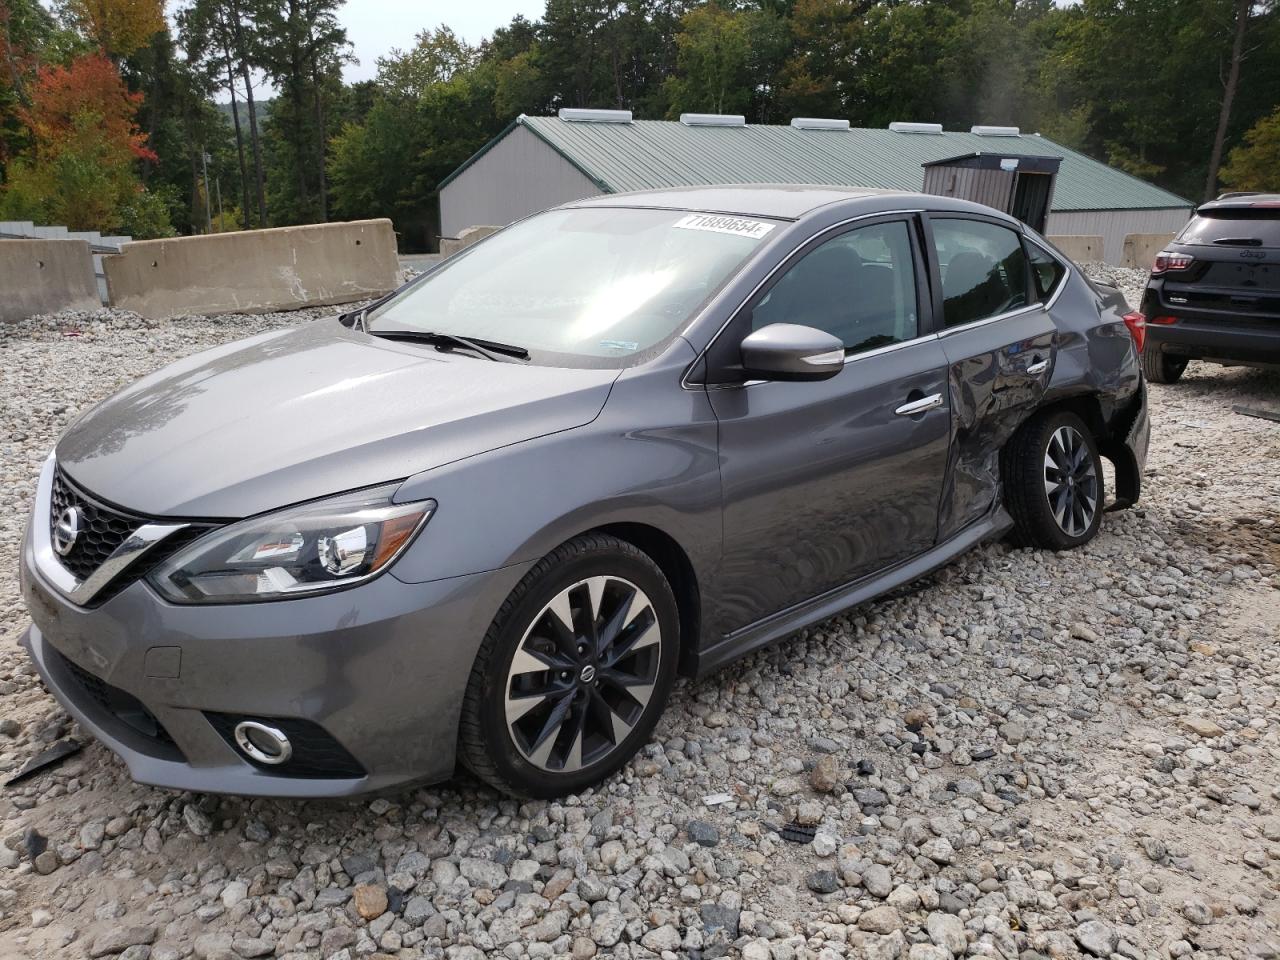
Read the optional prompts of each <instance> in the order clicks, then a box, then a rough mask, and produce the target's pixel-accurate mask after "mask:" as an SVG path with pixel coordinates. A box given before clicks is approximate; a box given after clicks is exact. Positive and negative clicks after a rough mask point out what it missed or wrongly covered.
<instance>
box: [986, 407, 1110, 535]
mask: <svg viewBox="0 0 1280 960" xmlns="http://www.w3.org/2000/svg"><path fill="white" fill-rule="evenodd" d="M1001 459H1002V473H1003V475H1004V482H1005V506H1006V507H1007V508H1008V510H1009V514H1010V516H1011V517H1013V524H1014V529H1013V539H1014V541H1015V542H1016V543H1018V544H1020V545H1022V546H1034V547H1044V548H1047V549H1049V550H1070V549H1072V548H1074V547H1078V546H1081V545H1082V544H1085V543H1088V542H1089V541H1090V540H1092V539H1093V538H1094V536H1096V535H1097V533H1098V528H1099V527H1100V526H1101V524H1102V513H1103V508H1104V497H1103V486H1102V459H1101V458H1100V457H1099V456H1098V447H1097V444H1096V443H1095V442H1094V439H1093V434H1092V433H1091V432H1090V430H1089V428H1088V427H1087V426H1086V425H1085V422H1084V421H1083V420H1081V419H1080V418H1079V417H1078V416H1076V415H1075V414H1074V413H1068V412H1066V411H1058V412H1054V411H1047V412H1045V413H1041V414H1039V415H1037V416H1035V417H1033V418H1032V419H1030V420H1028V421H1027V422H1026V423H1025V424H1023V425H1022V427H1021V429H1019V430H1018V432H1017V433H1016V434H1014V436H1013V439H1012V440H1010V441H1009V443H1008V445H1007V446H1006V447H1005V450H1004V453H1003V455H1002V458H1001Z"/></svg>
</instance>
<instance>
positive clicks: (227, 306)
mask: <svg viewBox="0 0 1280 960" xmlns="http://www.w3.org/2000/svg"><path fill="white" fill-rule="evenodd" d="M102 268H103V272H104V273H105V274H106V279H107V289H108V291H109V295H110V299H111V304H112V306H116V307H120V308H121V309H124V310H132V311H134V312H135V313H139V314H141V315H142V316H144V317H149V318H151V319H153V320H166V319H169V318H172V317H180V316H185V315H187V314H206V315H215V314H219V313H268V312H270V311H273V310H296V309H300V308H302V307H320V306H329V305H331V304H338V303H350V302H351V301H353V300H363V299H365V298H368V297H376V296H381V295H382V294H384V293H387V292H388V291H390V290H393V289H395V287H396V286H397V285H398V284H397V279H398V275H399V264H398V262H397V260H396V236H395V231H394V230H392V228H391V221H390V220H357V221H353V222H351V223H321V224H312V225H308V226H300V227H278V228H275V229H271V230H246V231H243V232H240V233H219V234H211V235H208V236H200V237H178V238H176V239H169V240H137V241H134V242H133V243H126V244H125V245H124V246H122V247H121V248H120V253H118V254H115V255H113V256H106V257H103V260H102Z"/></svg>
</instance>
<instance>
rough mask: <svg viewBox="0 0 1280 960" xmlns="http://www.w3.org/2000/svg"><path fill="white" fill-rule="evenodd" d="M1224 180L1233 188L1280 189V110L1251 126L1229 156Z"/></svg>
mask: <svg viewBox="0 0 1280 960" xmlns="http://www.w3.org/2000/svg"><path fill="white" fill-rule="evenodd" d="M1221 179H1222V182H1223V183H1225V184H1226V185H1227V186H1228V187H1230V188H1231V189H1232V190H1262V191H1266V192H1269V193H1270V192H1280V109H1276V110H1275V111H1274V112H1272V113H1271V114H1269V115H1268V116H1265V117H1263V118H1262V119H1261V120H1259V121H1258V122H1257V123H1255V124H1254V125H1253V126H1252V127H1251V128H1250V129H1249V132H1248V133H1246V134H1245V136H1244V143H1243V144H1241V145H1240V146H1238V147H1236V148H1235V149H1234V150H1232V151H1231V153H1230V155H1228V157H1227V162H1226V165H1225V166H1223V168H1222V174H1221Z"/></svg>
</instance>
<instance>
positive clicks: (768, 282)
mask: <svg viewBox="0 0 1280 960" xmlns="http://www.w3.org/2000/svg"><path fill="white" fill-rule="evenodd" d="M924 212H925V211H924V210H921V209H908V210H883V211H880V212H878V213H864V214H862V215H861V216H857V217H850V218H849V219H847V220H841V221H840V222H839V223H833V224H831V226H829V227H825V228H823V229H822V230H819V231H818V232H817V233H815V234H813V235H811V236H809V237H806V238H805V239H803V240H801V241H800V242H799V243H797V244H796V245H795V246H793V247H792V248H791V250H789V251H788V252H787V254H786V255H785V256H784V257H783V258H782V259H781V260H779V261H778V262H777V263H776V264H775V265H774V266H773V267H772V268H771V269H770V270H769V272H768V273H766V274H765V275H764V277H762V278H761V280H760V282H759V283H757V284H756V285H755V286H754V287H752V289H751V291H750V292H749V293H748V294H747V295H746V297H744V298H743V300H742V302H741V303H739V304H738V305H737V306H736V307H735V308H734V309H733V312H732V313H731V314H730V315H729V318H728V319H727V320H725V322H724V323H723V324H722V325H721V326H720V329H719V330H717V331H716V332H715V335H714V336H712V338H711V339H710V340H709V341H708V342H707V345H706V346H705V347H704V348H703V349H702V351H701V352H700V353H699V354H698V356H697V357H696V358H695V359H694V360H693V362H692V363H691V364H689V366H688V367H687V368H686V370H685V372H684V375H683V376H682V377H681V378H680V386H681V387H682V388H684V389H722V388H735V389H736V388H739V387H749V386H754V385H756V384H760V383H769V382H772V381H767V380H748V381H744V382H739V383H712V382H709V381H708V380H706V379H704V380H703V381H702V382H701V383H699V382H691V381H690V379H689V378H690V376H691V375H692V374H693V371H694V370H696V369H697V368H698V367H699V365H703V366H705V367H706V368H708V369H709V368H710V366H711V364H710V355H711V352H712V350H713V348H714V347H715V346H716V344H717V343H719V341H720V338H721V337H722V336H724V335H725V331H727V330H728V329H729V328H730V327H732V326H734V325H735V324H736V323H738V322H739V320H740V319H741V318H742V317H743V315H744V313H747V312H749V311H750V310H751V309H752V308H753V307H754V306H755V305H756V304H757V303H758V302H759V301H760V299H762V298H763V296H764V295H765V294H767V293H768V292H769V290H771V289H773V286H774V284H775V283H777V282H778V281H780V280H781V279H782V277H783V276H785V275H786V273H787V271H789V270H790V269H791V267H793V266H794V265H795V264H796V263H798V262H799V261H800V260H801V259H803V258H804V257H805V256H806V255H808V254H809V253H810V252H811V251H812V250H815V249H817V248H818V247H820V246H821V245H822V244H824V243H826V242H827V241H828V240H834V239H835V238H836V237H839V236H843V235H844V234H846V233H851V232H852V231H854V230H858V229H860V228H862V227H870V226H874V225H875V224H877V223H890V222H901V223H904V224H905V225H906V227H907V235H908V241H909V242H910V244H911V263H912V268H913V269H914V271H915V281H916V282H915V287H916V330H917V332H918V333H919V336H916V337H914V338H912V339H910V340H903V341H901V342H900V343H889V344H885V345H884V346H883V347H876V348H874V349H872V350H865V351H862V352H861V353H854V354H849V353H846V354H845V358H844V362H845V364H846V365H847V364H848V363H849V362H850V361H851V360H858V359H861V358H862V357H869V356H880V355H882V354H885V353H888V352H890V351H891V350H896V349H898V348H900V347H905V346H908V345H910V344H915V343H919V342H921V341H923V340H930V339H934V338H935V337H936V334H935V333H934V330H933V316H932V315H933V299H932V290H931V288H930V283H929V281H928V271H929V261H928V257H927V255H926V252H925V250H924V245H923V241H922V238H921V235H920V233H919V232H918V224H919V221H920V219H921V215H922V214H923V213H924Z"/></svg>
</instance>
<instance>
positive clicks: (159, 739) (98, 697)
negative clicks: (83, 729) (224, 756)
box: [46, 647, 185, 759]
mask: <svg viewBox="0 0 1280 960" xmlns="http://www.w3.org/2000/svg"><path fill="white" fill-rule="evenodd" d="M46 649H49V650H50V651H51V653H52V655H53V657H54V658H56V659H57V662H58V664H59V665H60V666H61V667H62V669H63V671H64V672H65V676H66V678H67V679H68V680H69V681H70V683H71V684H74V686H76V687H77V688H79V691H80V692H81V693H83V694H84V696H85V697H87V698H88V699H89V700H90V701H92V702H93V703H94V704H95V705H96V706H97V707H98V709H99V710H100V711H101V712H102V713H104V714H106V715H107V716H108V717H109V718H110V719H109V720H108V721H107V722H108V723H110V722H111V721H112V720H114V721H115V722H117V723H119V724H122V725H124V726H126V727H128V728H129V729H130V730H131V731H133V733H135V734H138V735H139V736H141V737H142V738H144V740H146V741H147V742H148V744H149V745H150V746H151V748H152V749H151V751H150V752H151V753H153V754H154V755H155V756H159V757H162V758H165V759H185V758H183V756H182V752H181V751H180V750H179V749H178V746H177V744H175V743H174V742H173V738H172V737H171V736H169V731H167V730H165V728H164V726H163V725H161V723H160V721H159V720H157V719H156V718H155V715H154V714H153V713H152V712H151V711H150V710H148V709H147V708H146V706H145V705H144V704H143V702H142V701H141V700H139V699H138V698H137V697H135V696H134V695H133V694H131V693H128V692H126V691H124V690H121V689H120V688H119V687H113V686H112V685H111V684H109V683H107V682H106V681H105V680H103V679H102V678H101V677H99V676H97V675H95V674H93V673H91V672H89V671H88V670H86V669H85V668H84V667H82V666H80V664H78V663H76V662H75V661H74V660H72V659H70V658H69V657H65V656H63V655H62V654H61V653H59V652H58V651H57V650H53V649H52V648H51V647H50V648H46Z"/></svg>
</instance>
